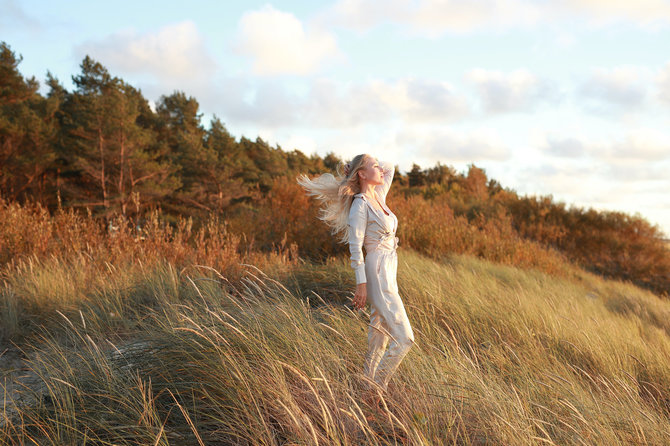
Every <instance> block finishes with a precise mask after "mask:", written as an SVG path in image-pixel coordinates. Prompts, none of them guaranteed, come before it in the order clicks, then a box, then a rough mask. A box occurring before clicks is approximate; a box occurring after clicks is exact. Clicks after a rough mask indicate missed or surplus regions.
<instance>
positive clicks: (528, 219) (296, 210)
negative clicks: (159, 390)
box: [0, 43, 670, 294]
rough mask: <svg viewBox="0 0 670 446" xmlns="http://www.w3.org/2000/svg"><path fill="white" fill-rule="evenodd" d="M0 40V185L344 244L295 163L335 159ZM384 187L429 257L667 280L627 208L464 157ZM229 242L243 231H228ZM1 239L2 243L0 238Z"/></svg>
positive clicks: (269, 244)
mask: <svg viewBox="0 0 670 446" xmlns="http://www.w3.org/2000/svg"><path fill="white" fill-rule="evenodd" d="M20 61H21V58H20V57H17V56H16V54H15V53H14V52H13V51H12V50H11V49H10V47H9V46H8V45H7V44H5V43H2V44H0V198H2V199H3V200H4V201H5V202H10V203H11V202H15V203H22V204H28V203H29V204H30V206H32V205H35V204H37V205H39V206H41V207H43V208H45V209H47V210H49V211H50V212H54V211H56V210H57V209H74V210H80V211H85V212H88V213H90V214H91V218H94V219H97V220H98V221H99V222H100V224H101V225H105V227H107V226H109V227H114V225H119V224H120V223H119V222H126V223H124V224H130V225H132V226H133V227H134V228H141V227H142V226H143V223H144V222H146V220H147V218H148V216H149V215H155V212H157V211H160V215H161V218H162V219H163V220H164V221H166V222H168V223H171V224H174V223H175V222H177V221H183V219H184V218H190V219H192V221H193V224H195V225H196V226H198V225H204V224H205V222H207V221H211V219H212V218H218V219H220V220H221V221H224V222H225V225H226V227H227V230H230V231H232V232H233V233H235V234H238V235H239V236H240V237H243V240H245V241H246V242H244V243H246V245H247V248H245V249H249V246H252V247H254V248H258V249H261V250H268V249H275V248H278V247H279V248H280V249H287V247H289V246H295V249H297V250H299V252H300V255H302V256H308V257H312V258H325V257H328V256H330V255H333V254H339V253H343V252H345V251H346V247H344V246H342V245H338V244H337V243H336V242H335V241H334V240H333V238H332V237H330V236H329V234H328V230H327V228H325V226H324V225H323V224H320V223H319V222H318V221H317V220H316V216H317V212H318V209H317V208H316V205H315V203H314V200H310V199H309V198H307V197H306V196H305V194H304V193H303V192H302V190H301V189H300V188H299V187H298V185H297V184H296V183H295V180H294V179H295V177H296V176H297V174H299V173H308V174H316V173H321V172H326V171H333V170H334V169H335V168H336V167H337V164H338V163H339V162H340V159H339V158H338V157H337V156H335V155H333V154H329V155H327V156H325V157H323V158H322V157H319V156H317V155H312V156H306V155H304V154H303V153H302V152H300V151H299V150H293V151H285V150H283V149H282V148H281V147H279V146H276V147H271V146H270V145H269V144H268V143H267V142H265V141H263V140H262V139H260V138H257V139H256V140H255V141H252V140H249V139H247V138H245V137H241V138H240V139H239V140H237V139H236V138H235V137H233V136H232V135H231V134H230V133H229V132H228V131H227V129H226V127H225V125H224V124H223V122H221V120H220V119H219V118H217V117H214V118H213V119H212V120H211V122H210V123H209V126H208V127H205V126H203V124H202V122H201V118H202V114H201V112H200V110H199V105H198V102H197V100H196V99H195V98H192V97H187V96H186V95H185V94H183V93H181V92H174V93H172V94H171V95H167V96H162V97H161V98H160V99H159V100H158V101H157V103H156V104H155V106H154V107H153V108H152V107H151V106H150V104H149V102H148V101H147V99H146V98H144V97H143V95H142V93H141V92H140V91H139V90H137V89H135V88H134V87H132V86H131V85H128V84H127V83H125V82H124V81H123V80H122V79H119V78H118V77H114V76H112V75H111V74H110V73H109V72H108V71H107V69H105V67H103V66H102V65H101V64H99V63H97V62H96V61H94V60H92V59H91V58H89V57H86V58H85V59H84V60H83V61H82V63H81V72H80V73H79V74H78V75H76V76H73V83H74V87H75V88H74V90H73V91H67V90H66V89H65V88H64V87H63V86H62V85H61V84H60V82H59V81H58V80H57V79H55V78H54V77H53V76H52V75H51V74H47V87H48V92H47V94H46V96H42V95H41V94H40V93H39V92H38V89H39V85H38V82H37V81H36V80H35V79H34V78H31V79H25V78H24V77H23V76H22V75H21V74H20V72H19V70H18V65H19V63H20ZM395 178H396V179H395V184H396V185H395V186H394V188H393V189H392V195H391V197H390V200H395V201H394V202H393V206H394V208H396V209H398V216H399V218H400V219H401V226H400V230H401V233H400V236H401V238H402V242H401V243H404V244H405V245H406V246H411V247H413V248H414V249H417V250H419V251H421V252H424V253H427V254H429V255H432V256H443V255H447V254H449V253H451V252H458V253H469V254H473V255H477V256H480V257H484V258H488V259H491V260H494V261H499V262H505V263H510V264H515V265H520V266H533V267H540V268H541V269H544V270H547V271H552V272H553V271H555V270H556V269H557V268H558V266H557V265H558V264H559V263H561V260H560V258H565V257H566V258H568V259H570V260H572V261H573V262H575V263H577V264H578V265H580V266H582V267H584V268H586V269H589V270H591V271H594V272H597V273H600V274H603V275H606V276H610V277H616V278H621V279H624V280H630V281H632V282H634V283H636V284H638V285H641V286H644V287H646V288H649V289H652V290H654V291H656V292H658V293H661V294H667V293H668V292H670V255H669V251H668V249H667V247H666V246H665V244H664V241H663V234H662V233H661V232H660V230H659V229H658V228H657V227H655V226H653V225H651V224H649V223H648V222H647V221H646V220H644V219H642V218H640V217H633V216H630V215H627V214H623V213H618V212H596V211H594V210H585V209H581V208H576V207H566V206H565V205H564V204H562V203H555V202H554V201H553V200H552V199H551V197H521V196H519V195H518V194H516V192H514V191H512V190H509V189H506V188H503V187H502V186H501V185H500V184H499V183H498V182H497V181H495V180H493V179H489V178H487V176H486V173H485V172H484V171H483V170H482V169H480V168H478V167H476V166H474V165H472V166H470V168H469V169H468V171H467V172H464V173H461V172H457V171H456V170H455V169H454V168H453V167H450V166H445V165H442V164H439V163H438V164H437V165H436V166H434V167H430V168H425V169H422V168H421V167H420V166H418V165H414V166H413V167H412V169H411V170H410V171H409V172H408V173H407V174H406V175H402V174H401V173H400V172H396V177H395ZM240 243H241V244H244V243H242V242H240ZM8 252H9V251H8Z"/></svg>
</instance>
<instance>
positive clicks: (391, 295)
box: [349, 163, 414, 389]
mask: <svg viewBox="0 0 670 446" xmlns="http://www.w3.org/2000/svg"><path fill="white" fill-rule="evenodd" d="M380 164H382V168H383V170H384V184H382V185H379V186H376V187H375V193H376V194H377V198H378V200H379V202H380V203H381V205H382V207H383V209H384V210H385V211H386V212H387V213H388V215H387V214H386V213H384V211H382V210H379V209H376V208H375V207H374V206H373V205H372V204H371V203H369V202H368V198H367V197H366V196H365V195H363V194H356V195H354V200H353V202H352V204H351V210H350V211H349V251H350V253H351V266H352V268H353V269H354V272H355V274H356V283H357V284H359V283H367V297H368V301H369V302H370V309H371V311H370V325H369V330H368V352H367V354H366V356H365V366H364V373H365V375H366V376H367V377H368V378H370V379H372V380H374V381H375V382H376V383H378V384H379V385H380V386H381V387H382V388H383V389H386V388H387V385H388V381H389V379H390V378H391V375H393V373H394V372H395V371H396V369H397V368H398V365H399V364H400V362H401V361H402V359H403V358H404V357H405V355H406V354H407V352H408V351H409V349H410V347H411V346H412V343H413V342H414V333H413V332H412V327H411V326H410V323H409V319H408V318H407V313H406V312H405V307H404V305H403V303H402V299H401V298H400V295H399V294H398V284H397V281H396V272H397V269H398V257H397V255H396V248H397V247H398V238H397V237H396V236H395V233H396V230H397V228H398V219H397V217H396V216H395V214H393V212H391V210H390V209H389V208H388V207H387V206H386V194H387V193H388V190H389V188H390V187H391V181H392V180H393V174H394V168H393V166H392V165H390V164H387V163H380ZM363 246H365V252H366V256H365V257H363ZM389 339H390V341H391V344H390V346H389V348H388V350H386V346H387V344H388V341H389ZM385 350H386V352H385Z"/></svg>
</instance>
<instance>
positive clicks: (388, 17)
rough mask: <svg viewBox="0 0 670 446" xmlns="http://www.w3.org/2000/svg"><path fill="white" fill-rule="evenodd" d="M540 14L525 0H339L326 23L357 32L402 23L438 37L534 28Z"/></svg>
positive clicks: (424, 33) (328, 12)
mask: <svg viewBox="0 0 670 446" xmlns="http://www.w3.org/2000/svg"><path fill="white" fill-rule="evenodd" d="M540 11H541V10H540V9H539V8H538V7H537V6H536V5H535V4H534V3H532V2H528V1H524V0H482V1H477V2H472V1H469V0H419V1H407V0H340V1H339V2H338V3H336V4H335V5H334V6H333V7H332V8H331V9H329V10H328V11H327V12H326V13H325V17H326V18H325V20H326V21H331V22H335V23H336V24H338V25H340V26H345V27H347V28H354V29H358V30H366V29H370V28H372V27H374V26H377V25H379V24H381V23H385V22H390V23H399V24H403V25H407V26H409V27H410V28H411V29H412V30H413V31H414V32H415V33H418V34H422V35H428V36H431V37H436V36H439V35H440V34H443V33H444V32H455V33H465V32H470V31H475V30H478V29H484V28H487V29H490V28H492V27H507V26H519V25H531V24H534V23H536V22H537V20H538V19H539V18H540Z"/></svg>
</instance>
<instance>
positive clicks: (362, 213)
mask: <svg viewBox="0 0 670 446" xmlns="http://www.w3.org/2000/svg"><path fill="white" fill-rule="evenodd" d="M367 224H368V211H367V207H366V204H365V201H364V200H363V199H362V198H354V201H353V203H351V209H350V210H349V252H350V253H351V267H352V268H353V269H354V272H355V273H356V284H357V285H358V284H359V283H366V282H367V280H366V278H365V259H364V258H363V240H364V238H365V228H366V227H367Z"/></svg>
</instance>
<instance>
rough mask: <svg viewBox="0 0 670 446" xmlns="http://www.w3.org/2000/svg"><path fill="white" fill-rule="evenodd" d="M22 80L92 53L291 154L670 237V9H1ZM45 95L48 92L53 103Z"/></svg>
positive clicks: (446, 3)
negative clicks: (479, 174)
mask: <svg viewBox="0 0 670 446" xmlns="http://www.w3.org/2000/svg"><path fill="white" fill-rule="evenodd" d="M0 11H2V13H1V14H0V40H3V41H5V42H6V43H7V44H9V45H10V47H11V48H12V50H13V51H14V52H15V53H17V54H18V55H21V56H22V57H23V61H22V62H21V64H20V65H19V69H20V71H21V72H22V74H23V75H24V76H26V77H31V76H34V77H35V78H36V79H37V80H38V81H40V82H41V83H42V84H44V80H45V79H46V74H47V71H49V72H51V73H52V74H53V75H54V76H55V77H56V78H58V79H59V80H60V82H61V83H62V84H63V85H64V86H65V87H66V88H67V89H68V90H72V89H73V88H74V87H73V84H72V76H73V75H76V74H78V73H79V72H80V67H79V65H80V63H81V61H82V59H83V58H84V57H85V56H86V55H89V56H91V57H92V58H93V59H95V60H97V61H98V62H100V63H102V64H103V65H104V66H105V67H106V68H107V69H108V70H109V71H110V73H111V74H112V75H114V76H118V77H120V78H122V79H123V80H124V81H126V82H127V83H129V84H131V85H133V86H135V87H137V88H140V89H141V90H142V92H143V94H144V96H145V97H146V98H147V99H148V100H149V101H150V102H151V103H155V102H157V101H158V100H159V98H160V96H161V95H169V94H171V93H173V92H174V91H177V90H179V91H183V92H185V93H186V94H187V95H190V96H193V97H195V98H196V99H197V100H198V102H199V103H200V109H201V111H202V113H203V125H205V126H206V127H207V126H208V125H209V122H210V120H211V119H212V117H214V116H217V117H219V118H220V119H221V120H222V121H223V122H224V123H225V125H226V127H227V128H228V130H229V131H230V132H231V133H232V134H233V135H234V136H236V137H238V138H239V137H241V136H245V137H247V138H250V139H256V137H261V138H262V139H264V140H265V141H267V142H268V143H270V144H271V145H273V146H276V145H278V146H280V147H281V148H282V149H283V150H294V149H298V150H300V151H302V152H303V153H305V154H308V155H310V154H313V153H316V154H319V155H321V156H323V155H325V154H326V153H328V152H334V153H335V154H337V155H338V156H340V157H341V158H343V159H350V158H352V157H353V156H355V155H356V154H358V153H369V154H371V155H373V156H375V157H376V158H378V159H380V160H384V161H390V162H393V163H395V164H396V165H398V166H399V168H400V170H401V171H403V172H406V171H408V170H409V169H410V168H411V167H412V164H413V163H417V164H419V165H420V166H421V167H422V168H427V167H432V166H434V165H436V164H437V163H438V162H439V163H442V164H446V165H450V166H454V167H455V168H456V169H457V170H458V171H461V172H464V171H466V170H467V168H468V166H469V165H470V164H475V165H476V166H478V167H481V168H483V169H485V171H486V173H487V175H488V176H489V178H494V179H496V180H497V181H499V182H500V183H501V184H502V185H503V186H504V187H508V188H511V189H514V190H515V191H517V192H518V193H520V194H523V195H537V196H546V195H551V196H553V198H554V200H555V201H557V202H564V203H566V205H568V206H578V207H583V208H594V209H597V210H611V211H622V212H626V213H628V214H632V215H636V214H639V215H640V216H642V217H643V218H645V219H647V220H648V221H649V222H651V223H652V224H654V225H658V227H659V228H660V229H661V230H662V231H663V232H664V233H665V234H666V236H670V0H635V1H633V0H331V1H310V2H306V1H274V2H267V1H255V0H245V1H237V2H236V1H204V0H190V1H188V2H182V1H171V0H161V1H147V0H133V1H127V0H116V1H114V2H97V1H90V0H86V1H80V0H71V1H67V0H63V1H59V2H53V1H50V0H20V1H19V0H0ZM42 92H43V93H46V90H45V89H44V88H43V89H42Z"/></svg>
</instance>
